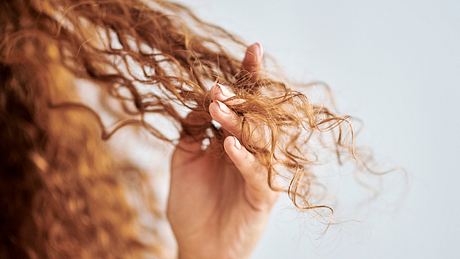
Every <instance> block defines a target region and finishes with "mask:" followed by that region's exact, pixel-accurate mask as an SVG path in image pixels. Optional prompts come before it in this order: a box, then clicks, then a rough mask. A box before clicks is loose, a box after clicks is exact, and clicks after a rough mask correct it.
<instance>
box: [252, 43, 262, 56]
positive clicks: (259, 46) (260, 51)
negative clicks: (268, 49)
mask: <svg viewBox="0 0 460 259" xmlns="http://www.w3.org/2000/svg"><path fill="white" fill-rule="evenodd" d="M254 44H255V45H257V48H256V49H257V58H258V59H259V60H260V59H262V56H263V54H264V48H263V47H262V44H260V42H256V43H254Z"/></svg>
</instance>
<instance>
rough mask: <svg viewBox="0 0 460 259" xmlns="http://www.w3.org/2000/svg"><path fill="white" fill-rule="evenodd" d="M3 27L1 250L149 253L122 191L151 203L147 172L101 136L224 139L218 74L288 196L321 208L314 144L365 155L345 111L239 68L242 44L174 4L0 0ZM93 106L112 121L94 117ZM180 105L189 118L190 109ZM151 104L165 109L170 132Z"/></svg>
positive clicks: (251, 145) (251, 146) (251, 144)
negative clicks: (127, 133) (214, 99)
mask: <svg viewBox="0 0 460 259" xmlns="http://www.w3.org/2000/svg"><path fill="white" fill-rule="evenodd" d="M0 26H1V27H0V39H1V44H0V55H1V58H0V62H1V63H0V73H1V78H0V83H1V86H0V87H1V90H0V105H1V108H0V114H1V119H0V123H1V128H2V131H1V132H2V133H1V141H2V145H5V146H8V147H9V149H7V150H6V151H2V155H1V158H0V159H1V165H2V172H1V174H2V182H1V188H0V189H1V193H2V198H1V199H2V202H1V208H0V209H1V211H2V216H0V217H2V220H1V222H2V223H1V224H2V229H3V231H4V232H5V233H7V236H10V237H12V238H10V239H8V240H3V241H4V242H3V245H2V246H5V247H7V248H8V249H3V248H1V249H0V250H2V251H6V250H10V251H13V252H12V254H21V253H24V254H28V255H29V256H32V257H33V256H35V257H39V258H42V257H43V258H45V257H51V258H55V257H66V256H72V257H79V255H80V256H81V257H85V256H89V257H91V256H92V257H93V258H94V257H97V256H98V255H99V257H101V258H104V257H106V255H107V254H106V251H111V253H113V254H117V255H119V256H120V257H126V256H130V255H132V256H134V257H136V256H138V255H140V254H143V253H145V252H146V251H150V252H152V253H157V252H158V251H159V248H158V247H153V246H151V245H150V246H147V245H145V243H146V242H143V240H142V238H140V237H139V234H138V232H139V231H138V230H139V229H141V228H142V226H141V225H140V224H139V223H137V222H138V220H137V219H138V218H139V215H137V213H136V209H135V208H133V206H132V205H130V202H129V201H128V196H130V197H132V196H133V195H138V196H139V197H142V199H143V200H144V201H145V204H149V206H150V205H151V207H152V208H149V211H150V212H152V215H157V214H158V213H157V212H156V209H155V208H154V207H155V202H154V197H153V194H152V193H151V192H150V191H148V190H146V189H147V187H145V186H146V182H147V177H146V174H144V173H142V172H140V171H139V170H137V169H136V167H135V166H133V165H131V164H130V163H129V162H123V161H122V162H120V161H117V162H115V161H113V159H111V158H110V153H109V151H107V147H106V146H105V143H104V140H106V139H108V138H110V137H116V132H117V131H119V130H122V129H123V128H125V127H130V126H135V127H140V128H143V129H145V130H147V131H148V132H150V133H151V134H153V135H154V136H155V137H156V138H158V139H161V140H164V141H166V142H170V143H172V144H174V143H177V141H178V138H179V137H184V136H187V137H191V138H193V139H196V140H197V141H201V140H203V139H206V138H215V139H216V140H217V141H218V142H222V141H223V139H224V134H223V132H222V129H221V128H220V127H219V126H218V125H216V124H215V123H213V121H212V120H211V117H210V115H209V113H208V107H209V103H210V96H209V89H210V87H211V86H212V85H213V84H214V83H215V82H216V81H217V82H219V83H221V84H223V85H226V86H228V87H230V88H231V89H232V90H233V92H234V93H235V94H236V96H235V97H233V98H231V100H228V102H227V103H228V104H229V107H230V108H231V109H233V110H234V111H235V112H236V113H237V114H239V115H240V116H241V117H242V118H243V126H242V136H241V143H242V144H243V145H244V146H245V147H246V148H247V149H248V150H249V151H250V152H251V153H253V154H254V155H255V156H256V157H257V158H258V159H259V161H260V162H261V163H262V164H263V165H264V166H265V167H266V168H267V169H268V172H269V174H268V176H267V181H268V183H269V184H270V186H271V187H272V188H273V189H275V190H279V191H285V192H287V193H288V194H289V197H290V198H291V200H292V201H293V202H294V204H295V205H296V206H297V207H298V208H303V209H310V208H317V207H322V206H319V205H318V204H317V203H315V202H313V201H312V199H313V197H314V194H315V191H314V190H315V187H316V186H319V183H317V182H316V179H315V173H314V168H313V167H314V165H315V164H321V162H322V161H320V159H319V157H320V156H317V155H316V152H315V151H316V150H317V149H318V148H320V147H321V148H323V150H326V151H327V152H330V153H331V154H333V155H334V156H335V155H337V157H338V161H339V162H340V161H342V157H345V158H346V157H348V158H354V161H356V165H357V167H366V166H365V163H363V162H360V160H359V159H358V157H357V156H356V154H355V151H354V135H353V129H352V125H351V120H350V117H349V116H341V115H338V114H336V113H334V112H332V110H331V107H329V108H328V107H327V106H326V105H324V104H315V103H313V102H312V101H311V100H310V99H309V97H308V96H306V95H305V94H303V93H301V92H300V91H296V90H293V89H292V88H291V87H290V86H289V85H288V84H287V83H285V81H284V80H280V79H279V78H277V77H275V76H274V75H273V74H272V73H269V72H264V71H262V72H261V73H260V74H259V75H254V74H251V73H249V72H247V71H245V70H242V69H241V68H242V62H241V54H242V53H243V51H244V49H245V48H246V47H247V45H246V44H245V43H244V42H243V41H241V40H240V39H239V38H237V37H236V36H234V35H233V34H230V33H228V32H227V31H225V30H224V29H222V28H220V27H218V26H215V25H213V24H209V23H207V22H204V21H202V20H200V19H199V18H198V17H197V16H195V14H194V13H192V12H191V11H190V10H189V9H188V8H186V7H184V6H182V5H179V4H175V3H171V2H164V1H147V0H146V1H142V0H88V1H80V0H78V1H77V0H11V1H2V2H1V3H0ZM78 82H80V83H81V82H85V83H90V84H92V85H94V86H97V89H98V91H99V94H100V105H99V107H100V108H99V109H100V110H99V109H95V108H90V107H89V106H87V105H85V104H83V103H82V102H80V98H77V96H78V93H77V90H76V85H77V83H78ZM80 95H81V96H85V90H84V89H83V90H82V91H81V93H80ZM233 99H238V101H237V102H231V101H232V100H233ZM102 110H104V112H106V113H107V112H108V114H110V116H111V117H113V118H116V121H117V122H116V123H115V124H112V125H106V124H105V123H103V120H102V119H101V112H102ZM190 112H193V113H194V114H195V115H198V117H199V119H198V120H190V119H189V118H187V114H188V113H190ZM151 116H156V117H158V116H160V117H162V118H166V119H168V121H169V122H171V124H172V125H174V128H175V130H176V132H173V134H171V132H170V131H171V129H169V132H165V130H164V129H161V128H160V127H158V123H156V124H155V123H153V122H152V120H149V118H150V117H151ZM101 132H102V133H101ZM256 133H257V134H256ZM255 135H257V136H258V137H254V136H255ZM171 136H173V137H171ZM331 140H332V141H331ZM24 156H25V157H24ZM317 184H318V185H317ZM141 186H143V187H141ZM8 204H10V205H8ZM11 204H13V205H14V206H11ZM324 207H326V206H324ZM326 208H328V207H326ZM4 212H5V213H4ZM18 215H21V216H18ZM5 222H8V223H5ZM101 226H102V227H101ZM153 232H154V231H152V236H153V237H155V233H153ZM30 233H38V234H37V235H31V234H30ZM143 237H144V238H145V235H143ZM150 243H151V242H150ZM82 244H83V245H82ZM5 247H4V248H5ZM15 249H16V250H15ZM2 253H8V252H0V255H3V254H2ZM5 255H8V254H5ZM0 257H1V256H0Z"/></svg>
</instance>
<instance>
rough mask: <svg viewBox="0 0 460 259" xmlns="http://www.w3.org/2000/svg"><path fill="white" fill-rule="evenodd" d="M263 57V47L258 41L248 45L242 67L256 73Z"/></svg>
mask: <svg viewBox="0 0 460 259" xmlns="http://www.w3.org/2000/svg"><path fill="white" fill-rule="evenodd" d="M262 57H263V48H262V45H261V44H260V43H259V42H256V43H254V44H252V45H250V46H249V47H248V48H247V49H246V54H245V56H244V59H243V63H242V69H243V70H246V71H248V72H250V73H257V72H259V70H260V66H261V64H262Z"/></svg>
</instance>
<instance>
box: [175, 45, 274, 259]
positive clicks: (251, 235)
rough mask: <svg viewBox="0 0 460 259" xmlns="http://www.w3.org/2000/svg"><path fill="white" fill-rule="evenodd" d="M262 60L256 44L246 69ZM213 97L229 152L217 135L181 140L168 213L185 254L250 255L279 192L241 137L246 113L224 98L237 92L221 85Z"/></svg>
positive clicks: (249, 51) (253, 68)
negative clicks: (219, 149)
mask: <svg viewBox="0 0 460 259" xmlns="http://www.w3.org/2000/svg"><path fill="white" fill-rule="evenodd" d="M261 60H262V47H261V46H260V44H258V43H255V44H253V45H251V46H249V47H248V49H247V50H246V55H245V58H244V60H243V69H244V70H247V71H249V72H255V73H256V72H258V70H259V67H260V65H261ZM211 96H212V97H211V98H212V99H213V102H212V103H211V104H210V106H209V112H210V114H211V116H212V118H213V119H214V120H215V121H217V122H219V123H220V124H221V125H222V128H223V129H224V130H225V131H226V134H228V135H229V136H227V137H226V138H225V140H224V143H223V148H224V150H225V155H224V156H220V157H219V156H216V153H215V152H213V150H215V149H214V148H213V147H214V146H216V145H220V143H217V142H215V141H212V140H211V143H210V145H209V147H208V148H207V149H206V150H202V149H201V142H198V141H193V140H191V139H189V138H187V137H184V138H183V139H182V140H181V141H180V143H179V144H178V145H179V147H180V148H176V150H175V151H174V154H173V157H172V161H171V184H170V192H169V198H168V208H167V216H168V219H169V222H170V224H171V227H172V230H173V232H174V235H175V237H176V240H177V244H178V249H179V258H198V259H201V258H223V259H225V258H248V257H249V256H250V254H251V252H252V250H253V249H254V247H255V245H256V243H257V241H258V240H259V238H260V236H261V234H262V231H263V229H264V228H265V225H266V223H267V220H268V216H269V213H270V211H271V208H272V207H273V205H274V203H275V201H276V199H277V197H278V193H276V192H274V191H272V190H271V189H270V188H269V186H268V184H267V169H266V168H265V167H263V166H262V165H261V164H260V163H259V162H258V161H257V160H256V158H255V157H254V156H253V155H252V154H251V153H249V152H248V151H247V150H246V149H245V147H244V146H242V145H241V144H240V142H239V140H238V138H237V137H239V136H240V133H241V132H240V122H241V118H240V117H238V115H237V114H235V113H234V112H233V111H231V110H230V109H229V107H228V106H226V105H225V104H224V103H223V102H221V101H223V100H225V99H227V98H229V97H231V96H232V92H230V91H229V90H228V89H225V87H224V86H221V85H215V86H213V88H212V89H211ZM191 119H192V120H193V116H192V117H191ZM235 136H236V137H235ZM182 148H183V149H185V150H188V151H184V150H183V149H182ZM189 151H193V152H189Z"/></svg>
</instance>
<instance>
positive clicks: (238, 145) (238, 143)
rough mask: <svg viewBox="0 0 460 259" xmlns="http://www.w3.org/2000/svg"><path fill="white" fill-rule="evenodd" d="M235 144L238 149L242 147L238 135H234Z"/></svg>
mask: <svg viewBox="0 0 460 259" xmlns="http://www.w3.org/2000/svg"><path fill="white" fill-rule="evenodd" d="M233 145H234V146H235V148H236V149H241V144H240V142H239V141H238V139H237V138H236V137H233Z"/></svg>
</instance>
